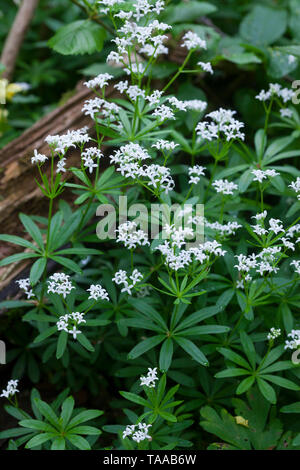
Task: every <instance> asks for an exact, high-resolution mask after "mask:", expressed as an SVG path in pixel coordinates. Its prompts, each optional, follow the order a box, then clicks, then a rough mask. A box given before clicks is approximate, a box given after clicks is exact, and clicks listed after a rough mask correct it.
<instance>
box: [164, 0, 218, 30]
mask: <svg viewBox="0 0 300 470" xmlns="http://www.w3.org/2000/svg"><path fill="white" fill-rule="evenodd" d="M216 10H217V8H216V7H215V6H214V5H212V4H211V3H208V2H195V1H190V2H189V3H188V5H186V4H185V3H182V2H179V3H178V4H177V5H174V6H169V7H167V8H166V9H165V11H164V12H163V14H162V20H163V21H165V22H167V23H168V24H173V23H184V22H185V21H190V20H193V21H194V20H195V19H197V18H198V17H200V16H203V15H209V14H210V13H213V12H215V11H216Z"/></svg>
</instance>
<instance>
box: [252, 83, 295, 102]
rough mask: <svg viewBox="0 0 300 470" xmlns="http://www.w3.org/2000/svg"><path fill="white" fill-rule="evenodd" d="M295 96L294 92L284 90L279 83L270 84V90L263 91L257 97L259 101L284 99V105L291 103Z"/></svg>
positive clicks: (287, 89)
mask: <svg viewBox="0 0 300 470" xmlns="http://www.w3.org/2000/svg"><path fill="white" fill-rule="evenodd" d="M294 95H295V92H294V91H293V90H290V89H289V88H282V86H281V85H280V84H279V83H270V86H269V89H268V90H267V91H266V90H261V92H260V93H259V94H258V95H257V96H256V97H255V98H256V99H257V100H259V101H268V100H270V99H271V98H273V97H274V96H277V97H278V98H280V99H282V100H283V102H284V103H287V102H288V101H291V100H292V99H293V97H294Z"/></svg>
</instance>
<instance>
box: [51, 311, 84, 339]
mask: <svg viewBox="0 0 300 470" xmlns="http://www.w3.org/2000/svg"><path fill="white" fill-rule="evenodd" d="M81 323H86V321H85V319H84V313H80V312H72V313H67V314H66V315H62V316H61V317H59V319H58V321H57V322H56V326H57V329H58V331H65V332H66V333H69V334H70V335H72V336H73V338H74V339H76V338H77V336H78V335H79V334H80V333H81V331H80V330H78V329H77V326H78V325H80V324H81Z"/></svg>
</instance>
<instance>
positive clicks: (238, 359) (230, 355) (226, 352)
mask: <svg viewBox="0 0 300 470" xmlns="http://www.w3.org/2000/svg"><path fill="white" fill-rule="evenodd" d="M218 351H219V352H220V353H221V354H223V356H225V357H226V358H227V359H229V360H230V361H231V362H234V363H235V364H238V365H239V366H242V367H245V369H247V370H250V366H249V364H248V362H247V361H246V360H245V359H244V358H243V357H242V356H240V355H239V354H237V353H235V352H234V351H231V349H226V348H220V349H219V350H218Z"/></svg>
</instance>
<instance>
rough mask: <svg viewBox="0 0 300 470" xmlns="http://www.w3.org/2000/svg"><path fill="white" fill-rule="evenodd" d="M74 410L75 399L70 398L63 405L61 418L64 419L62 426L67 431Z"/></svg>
mask: <svg viewBox="0 0 300 470" xmlns="http://www.w3.org/2000/svg"><path fill="white" fill-rule="evenodd" d="M73 409H74V398H73V397H68V398H67V399H66V400H65V401H64V402H63V404H62V407H61V418H62V426H63V428H64V429H65V428H66V426H67V424H68V422H69V421H70V419H71V416H72V413H73Z"/></svg>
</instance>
